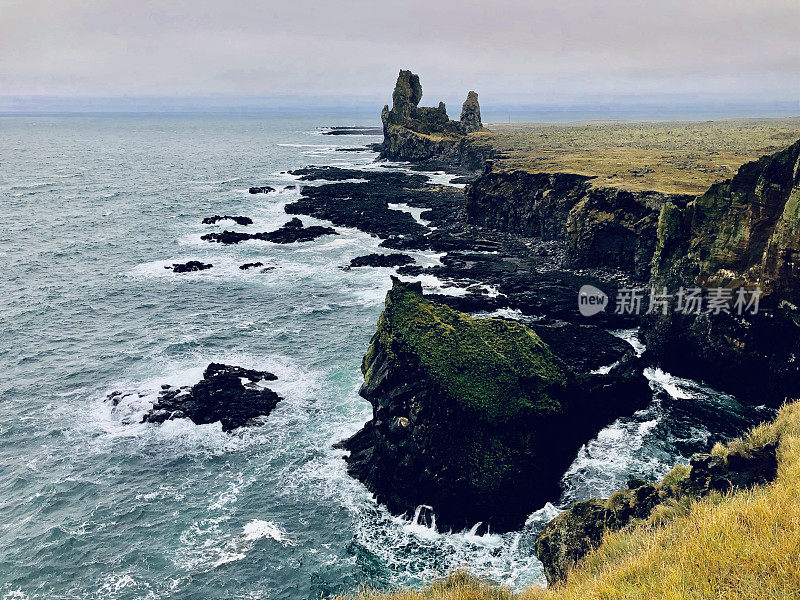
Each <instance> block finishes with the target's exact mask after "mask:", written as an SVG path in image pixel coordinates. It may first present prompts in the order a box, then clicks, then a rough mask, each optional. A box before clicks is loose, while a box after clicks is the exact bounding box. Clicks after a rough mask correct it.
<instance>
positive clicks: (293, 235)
mask: <svg viewBox="0 0 800 600" xmlns="http://www.w3.org/2000/svg"><path fill="white" fill-rule="evenodd" d="M323 235H339V234H338V233H336V230H335V229H334V228H333V227H325V226H323V225H311V226H310V227H305V226H303V222H302V221H301V220H300V219H298V218H297V217H294V218H293V219H291V220H290V221H288V222H287V223H284V224H283V226H282V227H280V228H279V229H276V230H275V231H262V232H259V233H243V232H241V231H228V230H227V229H226V230H225V231H222V232H217V231H215V232H213V233H206V234H204V235H201V236H200V239H201V240H204V241H206V242H217V243H219V244H226V245H227V244H238V243H240V242H246V241H248V240H263V241H265V242H272V243H274V244H293V243H295V242H310V241H312V240H315V239H317V238H318V237H321V236H323Z"/></svg>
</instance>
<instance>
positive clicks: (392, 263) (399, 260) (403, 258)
mask: <svg viewBox="0 0 800 600" xmlns="http://www.w3.org/2000/svg"><path fill="white" fill-rule="evenodd" d="M410 264H414V259H413V258H412V257H410V256H409V255H408V254H400V253H397V252H395V253H393V254H367V255H365V256H356V257H355V258H354V259H352V260H351V261H350V264H349V265H348V266H347V267H346V268H348V269H355V268H358V267H401V266H403V265H410Z"/></svg>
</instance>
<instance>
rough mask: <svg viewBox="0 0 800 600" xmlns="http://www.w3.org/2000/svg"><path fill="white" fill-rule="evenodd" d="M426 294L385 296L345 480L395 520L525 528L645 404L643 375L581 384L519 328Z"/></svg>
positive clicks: (395, 291) (412, 290) (411, 287)
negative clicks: (579, 462)
mask: <svg viewBox="0 0 800 600" xmlns="http://www.w3.org/2000/svg"><path fill="white" fill-rule="evenodd" d="M421 291H422V288H421V286H420V285H419V284H405V283H402V282H400V281H399V280H397V279H395V280H394V285H393V288H392V290H391V291H390V292H389V294H388V295H387V298H386V309H385V310H384V312H383V314H382V315H381V318H380V321H379V323H378V330H377V332H376V333H375V335H374V336H373V338H372V342H371V345H370V348H369V351H368V352H367V355H366V356H365V357H364V361H363V364H362V371H363V373H364V384H363V386H362V388H361V392H360V393H361V395H362V396H363V397H364V398H366V399H368V400H369V401H370V402H371V403H372V405H373V418H372V420H371V421H370V422H369V423H367V424H366V425H365V427H364V429H362V430H361V431H360V432H358V433H357V434H356V435H354V436H353V437H352V438H350V439H348V440H346V441H345V442H343V444H342V447H344V448H345V449H347V450H349V451H350V456H349V457H348V458H347V462H348V472H349V473H350V474H351V475H353V476H354V477H356V478H358V479H359V480H361V481H362V482H364V484H365V485H366V486H367V487H368V488H369V489H370V490H371V491H372V492H374V493H375V495H376V497H377V499H378V501H380V502H382V503H384V504H386V505H387V507H388V508H389V509H390V510H391V511H392V512H394V513H397V514H401V513H409V514H413V511H414V510H415V508H416V507H417V506H420V505H427V506H431V507H432V510H433V512H434V513H435V514H436V522H437V524H438V525H439V527H440V528H442V529H445V530H446V529H463V528H467V527H471V526H472V525H474V524H475V523H477V522H483V523H484V524H486V525H488V526H489V527H490V528H491V530H493V531H498V530H499V531H507V530H510V529H514V528H517V527H520V526H521V525H522V524H523V523H524V521H525V518H526V517H527V515H528V514H530V512H531V511H532V510H534V509H535V508H536V507H539V506H541V505H542V504H543V503H544V502H545V501H546V500H548V499H553V498H554V497H555V496H557V495H558V482H559V479H560V477H561V475H562V474H563V471H564V469H566V467H567V466H568V465H569V463H570V462H571V461H572V459H573V458H574V454H575V452H576V451H577V448H578V447H579V445H580V444H581V443H582V442H584V441H586V439H588V438H589V437H591V435H593V434H594V433H595V432H596V430H597V429H598V428H599V427H601V426H602V425H604V424H606V423H607V422H608V421H610V420H613V418H615V417H616V416H619V414H620V411H621V412H623V413H624V412H628V411H633V410H636V408H639V407H641V406H643V405H645V404H646V403H647V401H648V399H649V396H650V392H649V387H648V386H647V384H646V383H645V382H644V379H643V378H642V377H641V370H640V368H639V369H636V368H634V369H633V371H632V372H631V377H632V378H631V379H626V377H625V376H624V375H622V374H621V371H622V370H626V369H628V368H629V366H630V365H628V366H623V367H620V370H618V371H616V372H614V374H609V375H608V376H600V375H596V376H589V375H588V374H583V373H576V372H575V371H573V369H571V368H570V366H569V365H568V364H567V363H566V362H564V361H563V360H561V359H560V358H559V357H558V356H556V355H555V354H554V353H553V352H552V350H551V349H550V347H548V345H547V344H545V343H544V342H543V341H542V340H541V338H539V336H538V335H537V334H536V333H535V332H534V331H533V330H531V329H529V328H527V327H525V326H524V325H522V324H521V323H518V322H515V321H506V320H502V319H475V318H471V317H469V316H467V315H465V314H463V313H460V312H457V311H455V310H452V309H449V308H447V307H445V306H442V305H437V304H434V303H432V302H430V301H428V300H426V299H425V298H423V297H422V294H421ZM619 358H622V357H619ZM621 362H624V361H621ZM612 371H613V369H612ZM636 371H638V375H637V374H636ZM626 373H627V371H626Z"/></svg>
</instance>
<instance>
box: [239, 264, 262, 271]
mask: <svg viewBox="0 0 800 600" xmlns="http://www.w3.org/2000/svg"><path fill="white" fill-rule="evenodd" d="M263 266H264V263H262V262H251V263H245V264H243V265H239V268H240V269H241V270H242V271H247V269H254V268H256V267H263Z"/></svg>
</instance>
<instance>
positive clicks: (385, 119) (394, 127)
mask: <svg viewBox="0 0 800 600" xmlns="http://www.w3.org/2000/svg"><path fill="white" fill-rule="evenodd" d="M421 99H422V85H421V84H420V82H419V76H418V75H416V74H414V73H412V72H411V71H406V70H401V71H400V73H399V75H398V76H397V83H396V84H395V88H394V92H393V93H392V107H391V109H390V108H389V105H388V104H387V105H386V106H384V107H383V111H382V112H381V122H382V123H383V144H382V145H381V148H380V152H381V158H385V159H389V160H404V161H411V162H421V161H434V162H436V163H438V164H441V165H450V166H451V167H452V166H455V165H458V166H460V167H464V168H467V169H470V170H476V169H480V168H481V167H482V166H483V160H485V159H486V158H488V157H489V156H491V155H492V154H493V149H492V148H491V146H490V145H486V144H483V145H481V144H480V143H479V142H477V140H473V139H471V137H470V136H468V134H470V133H472V132H475V131H479V130H480V129H482V127H483V125H482V124H481V117H480V107H479V106H478V95H477V94H476V93H475V92H469V94H468V95H467V99H466V101H465V102H464V105H463V107H462V112H461V120H460V121H452V120H450V118H449V117H448V116H447V109H446V108H445V105H444V102H440V103H439V105H438V106H436V107H429V106H419V101H420V100H421Z"/></svg>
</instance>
